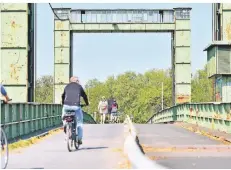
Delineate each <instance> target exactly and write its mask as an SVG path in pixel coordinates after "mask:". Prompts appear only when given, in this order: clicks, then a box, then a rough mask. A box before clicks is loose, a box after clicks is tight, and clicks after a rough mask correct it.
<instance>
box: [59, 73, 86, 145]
mask: <svg viewBox="0 0 231 170" xmlns="http://www.w3.org/2000/svg"><path fill="white" fill-rule="evenodd" d="M80 97H83V99H84V101H85V103H86V105H87V106H88V105H89V103H88V98H87V95H86V93H85V91H84V90H83V87H82V86H81V85H80V84H79V80H78V78H77V77H71V78H70V83H69V84H68V85H67V86H66V87H65V88H64V92H63V94H62V104H63V111H62V119H63V116H64V115H65V110H76V112H75V120H76V122H77V126H76V132H77V131H78V143H79V144H80V145H81V144H82V138H83V127H82V126H83V112H82V109H81V107H80ZM65 123H66V122H64V121H63V125H64V133H66V126H65Z"/></svg>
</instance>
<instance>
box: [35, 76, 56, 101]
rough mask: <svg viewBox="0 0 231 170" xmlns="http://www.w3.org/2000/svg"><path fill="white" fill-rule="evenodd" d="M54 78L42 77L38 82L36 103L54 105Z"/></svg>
mask: <svg viewBox="0 0 231 170" xmlns="http://www.w3.org/2000/svg"><path fill="white" fill-rule="evenodd" d="M53 87H54V85H53V76H50V75H48V76H42V77H41V78H39V79H38V80H37V81H36V89H35V94H36V95H35V101H36V102H38V103H53Z"/></svg>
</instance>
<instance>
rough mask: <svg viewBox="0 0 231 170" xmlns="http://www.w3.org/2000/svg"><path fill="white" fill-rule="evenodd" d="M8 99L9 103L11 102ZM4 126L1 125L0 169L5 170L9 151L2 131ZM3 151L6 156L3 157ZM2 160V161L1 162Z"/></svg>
mask: <svg viewBox="0 0 231 170" xmlns="http://www.w3.org/2000/svg"><path fill="white" fill-rule="evenodd" d="M11 100H12V99H10V100H9V101H11ZM3 103H4V104H5V102H4V101H1V104H3ZM3 128H4V125H3V124H1V169H5V168H6V167H7V164H8V160H9V149H8V141H7V136H6V133H5V131H4V130H3ZM4 151H6V155H5V156H3V155H4ZM2 159H3V160H2Z"/></svg>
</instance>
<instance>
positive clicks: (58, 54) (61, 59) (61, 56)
mask: <svg viewBox="0 0 231 170" xmlns="http://www.w3.org/2000/svg"><path fill="white" fill-rule="evenodd" d="M69 55H70V49H69V48H55V63H69V62H70V56H69Z"/></svg>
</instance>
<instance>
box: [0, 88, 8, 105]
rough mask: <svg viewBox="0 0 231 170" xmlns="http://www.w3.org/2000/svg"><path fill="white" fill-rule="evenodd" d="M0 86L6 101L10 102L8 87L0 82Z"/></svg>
mask: <svg viewBox="0 0 231 170" xmlns="http://www.w3.org/2000/svg"><path fill="white" fill-rule="evenodd" d="M0 88H1V94H2V95H3V96H4V102H5V103H8V101H10V98H9V97H8V95H7V92H6V89H5V88H4V86H3V85H2V84H0Z"/></svg>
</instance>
